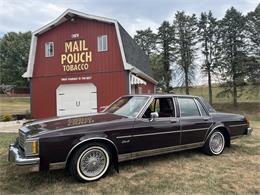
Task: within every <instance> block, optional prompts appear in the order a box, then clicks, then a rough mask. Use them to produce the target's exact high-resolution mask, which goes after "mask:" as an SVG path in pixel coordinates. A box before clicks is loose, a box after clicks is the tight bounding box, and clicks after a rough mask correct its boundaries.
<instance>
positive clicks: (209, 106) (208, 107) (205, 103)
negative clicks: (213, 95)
mask: <svg viewBox="0 0 260 195" xmlns="http://www.w3.org/2000/svg"><path fill="white" fill-rule="evenodd" d="M200 99H201V100H202V102H203V103H204V105H205V106H206V108H207V109H208V111H209V113H212V112H216V110H215V109H214V108H213V107H212V106H211V105H210V104H209V103H208V102H207V101H206V100H204V99H203V98H202V97H201V98H200Z"/></svg>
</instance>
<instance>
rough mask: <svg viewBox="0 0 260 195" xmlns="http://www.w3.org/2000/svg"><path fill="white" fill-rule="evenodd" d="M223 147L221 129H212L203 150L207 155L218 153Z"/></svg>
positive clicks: (223, 141)
mask: <svg viewBox="0 0 260 195" xmlns="http://www.w3.org/2000/svg"><path fill="white" fill-rule="evenodd" d="M224 148H225V137H224V135H223V133H222V132H221V131H218V130H216V131H214V132H213V133H212V134H211V135H210V137H209V138H208V140H207V142H206V143H205V145H204V147H203V151H204V152H205V153H206V154H208V155H219V154H221V153H222V152H223V150H224Z"/></svg>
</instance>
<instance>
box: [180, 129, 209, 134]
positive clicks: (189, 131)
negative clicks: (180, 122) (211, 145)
mask: <svg viewBox="0 0 260 195" xmlns="http://www.w3.org/2000/svg"><path fill="white" fill-rule="evenodd" d="M208 129H209V128H199V129H188V130H182V132H184V133H185V132H190V131H203V130H208Z"/></svg>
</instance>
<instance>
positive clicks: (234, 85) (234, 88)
mask: <svg viewBox="0 0 260 195" xmlns="http://www.w3.org/2000/svg"><path fill="white" fill-rule="evenodd" d="M233 105H234V106H235V107H237V86H236V82H235V80H234V81H233Z"/></svg>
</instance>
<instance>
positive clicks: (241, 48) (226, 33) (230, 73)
mask: <svg viewBox="0 0 260 195" xmlns="http://www.w3.org/2000/svg"><path fill="white" fill-rule="evenodd" d="M245 24H246V18H245V17H244V16H243V15H242V14H241V13H240V12H238V11H237V10H236V9H235V8H233V7H231V9H228V10H227V11H226V14H225V16H224V18H223V19H222V20H221V22H220V27H221V29H220V37H221V48H222V49H221V59H220V66H219V68H220V72H221V77H222V80H223V81H224V82H223V84H222V86H223V87H224V90H223V91H222V92H221V93H220V94H219V95H229V94H231V95H232V97H233V104H234V106H237V99H238V97H239V96H240V95H242V93H239V92H238V89H240V91H241V92H242V89H243V86H244V85H245V77H246V72H245V66H244V63H245V61H246V59H247V52H246V50H247V47H246V39H245Z"/></svg>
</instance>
